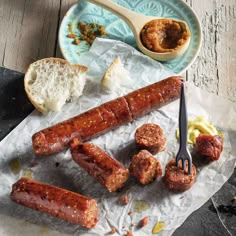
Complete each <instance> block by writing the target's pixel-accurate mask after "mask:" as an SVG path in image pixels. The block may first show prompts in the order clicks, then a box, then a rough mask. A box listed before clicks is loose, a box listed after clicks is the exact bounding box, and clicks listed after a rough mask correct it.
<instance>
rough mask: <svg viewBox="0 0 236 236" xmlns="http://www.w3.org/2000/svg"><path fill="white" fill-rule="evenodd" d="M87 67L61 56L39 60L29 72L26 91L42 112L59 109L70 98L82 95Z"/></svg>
mask: <svg viewBox="0 0 236 236" xmlns="http://www.w3.org/2000/svg"><path fill="white" fill-rule="evenodd" d="M87 70H88V68H87V67H85V66H81V65H78V64H77V65H76V64H70V63H69V62H67V61H66V60H63V59H60V58H45V59H42V60H39V61H36V62H34V63H32V64H31V65H30V66H29V68H28V70H27V72H26V74H25V78H24V86H25V91H26V94H27V96H28V98H29V99H30V101H31V103H32V104H33V105H34V106H35V108H36V109H37V110H39V111H40V112H42V113H47V112H48V111H59V110H60V109H61V108H62V106H63V105H64V104H65V103H66V102H68V101H72V100H75V99H76V98H78V97H79V96H80V95H82V91H83V89H84V86H85V82H86V71H87Z"/></svg>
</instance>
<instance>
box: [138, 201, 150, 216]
mask: <svg viewBox="0 0 236 236" xmlns="http://www.w3.org/2000/svg"><path fill="white" fill-rule="evenodd" d="M149 208H150V203H148V202H146V201H144V200H135V201H134V211H135V212H138V213H140V212H143V211H146V210H147V209H149Z"/></svg>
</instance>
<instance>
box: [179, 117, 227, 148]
mask: <svg viewBox="0 0 236 236" xmlns="http://www.w3.org/2000/svg"><path fill="white" fill-rule="evenodd" d="M200 134H210V135H221V136H223V133H222V132H221V131H218V130H217V129H216V128H215V126H214V125H213V124H212V123H211V122H209V121H208V120H207V118H206V117H203V116H197V117H196V118H195V119H191V120H189V121H188V143H189V144H195V143H196V138H197V137H198V136H199V135H200ZM176 138H177V139H179V129H177V130H176Z"/></svg>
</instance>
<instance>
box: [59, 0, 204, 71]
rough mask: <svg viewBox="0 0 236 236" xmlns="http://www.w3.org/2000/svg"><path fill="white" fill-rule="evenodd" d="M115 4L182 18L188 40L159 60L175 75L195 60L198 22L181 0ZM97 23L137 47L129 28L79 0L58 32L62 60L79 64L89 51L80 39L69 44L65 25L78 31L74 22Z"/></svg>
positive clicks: (130, 0) (120, 1)
mask: <svg viewBox="0 0 236 236" xmlns="http://www.w3.org/2000/svg"><path fill="white" fill-rule="evenodd" d="M115 2H117V3H118V4H120V5H122V6H124V7H126V8H128V9H130V10H133V11H135V12H138V13H142V14H144V15H152V16H157V17H168V18H176V19H180V20H184V21H186V22H187V23H188V25H189V28H190V31H191V42H190V45H189V48H188V50H187V51H186V52H185V54H184V55H182V56H181V57H178V58H177V59H175V60H172V61H169V62H161V63H162V64H164V65H165V66H166V67H168V68H169V69H171V70H172V71H173V72H175V73H176V74H181V73H183V72H184V71H185V70H186V69H187V68H188V67H189V66H190V65H191V64H192V63H193V62H194V60H195V59H196V57H197V55H198V53H199V50H200V47H201V41H202V34H201V25H200V22H199V20H198V18H197V16H196V14H195V13H194V12H193V10H192V9H191V8H190V7H189V6H188V5H187V4H186V3H185V2H183V1H182V0H146V1H143V0H115ZM79 21H81V22H85V23H97V24H100V25H103V26H104V27H105V30H106V32H107V33H108V36H106V37H107V38H110V39H117V40H120V41H123V42H125V43H127V44H129V45H131V46H133V47H135V48H137V46H136V43H135V39H134V37H133V34H132V31H131V30H130V28H129V27H128V25H127V24H126V23H125V22H124V21H123V20H121V19H120V18H119V17H117V16H116V15H114V14H112V13H110V12H108V11H107V10H104V9H102V8H101V7H98V6H96V5H94V4H92V3H88V2H86V1H83V0H80V1H79V2H78V3H77V4H75V5H73V6H72V7H71V8H70V9H69V11H68V12H67V13H66V15H65V16H64V18H63V20H62V23H61V26H60V31H59V45H60V48H61V52H62V54H63V56H64V58H65V59H66V60H68V61H69V62H71V63H82V58H83V55H84V54H85V53H87V52H88V50H89V47H90V46H89V45H88V44H87V43H86V42H85V41H81V43H80V44H79V45H75V44H73V43H72V42H73V39H71V38H68V37H67V35H68V34H69V33H70V30H69V26H68V25H69V24H71V25H72V28H73V32H74V33H75V34H77V35H79V34H80V32H79V30H78V29H77V24H78V22H79Z"/></svg>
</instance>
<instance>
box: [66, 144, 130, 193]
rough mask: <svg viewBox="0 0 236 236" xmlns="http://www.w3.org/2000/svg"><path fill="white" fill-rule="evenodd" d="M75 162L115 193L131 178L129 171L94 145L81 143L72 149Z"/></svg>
mask: <svg viewBox="0 0 236 236" xmlns="http://www.w3.org/2000/svg"><path fill="white" fill-rule="evenodd" d="M71 154H72V157H73V160H74V161H75V162H76V163H77V164H79V165H80V166H81V167H82V168H83V169H85V170H86V171H87V172H88V174H90V175H91V176H93V177H94V178H95V179H97V181H98V182H99V183H101V184H102V185H104V186H105V187H106V188H107V189H108V191H110V192H115V191H116V190H118V189H119V188H121V187H122V186H123V184H124V183H125V182H126V181H127V179H128V177H129V170H128V169H127V168H125V167H124V166H123V165H122V164H121V163H120V162H118V161H117V160H115V159H114V158H112V157H111V156H110V155H109V154H107V153H106V152H105V151H104V150H102V149H101V148H100V147H98V146H96V145H94V144H92V143H81V144H79V145H77V146H73V147H72V148H71Z"/></svg>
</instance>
